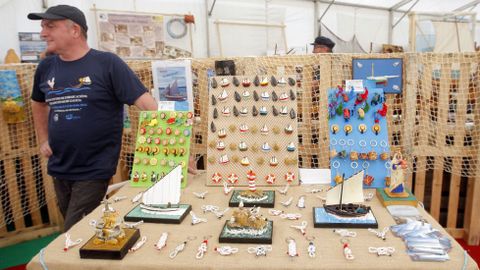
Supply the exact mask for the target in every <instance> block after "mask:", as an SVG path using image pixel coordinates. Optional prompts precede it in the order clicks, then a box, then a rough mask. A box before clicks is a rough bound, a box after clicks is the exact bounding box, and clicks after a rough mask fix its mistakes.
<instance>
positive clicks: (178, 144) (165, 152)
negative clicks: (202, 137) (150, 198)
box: [130, 111, 193, 188]
mask: <svg viewBox="0 0 480 270" xmlns="http://www.w3.org/2000/svg"><path fill="white" fill-rule="evenodd" d="M192 124H193V113H192V112H187V111H144V112H141V113H140V120H139V125H138V133H137V137H136V138H137V141H136V143H135V156H134V158H133V168H132V173H131V177H130V185H131V186H134V187H150V186H152V185H153V183H155V182H157V181H159V180H160V179H162V178H163V177H164V176H165V175H166V174H167V173H168V172H170V171H171V170H172V169H173V168H175V167H176V166H178V165H180V166H182V176H183V177H182V181H181V185H182V188H184V187H185V186H186V184H187V175H188V158H189V155H190V137H191V134H192Z"/></svg>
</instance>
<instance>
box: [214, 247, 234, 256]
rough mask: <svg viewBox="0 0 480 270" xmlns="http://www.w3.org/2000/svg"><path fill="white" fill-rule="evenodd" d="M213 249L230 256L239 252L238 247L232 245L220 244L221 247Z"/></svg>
mask: <svg viewBox="0 0 480 270" xmlns="http://www.w3.org/2000/svg"><path fill="white" fill-rule="evenodd" d="M213 250H215V251H216V252H218V254H220V255H222V256H228V255H231V254H235V253H237V252H238V248H236V247H231V246H220V247H216V248H214V249H213Z"/></svg>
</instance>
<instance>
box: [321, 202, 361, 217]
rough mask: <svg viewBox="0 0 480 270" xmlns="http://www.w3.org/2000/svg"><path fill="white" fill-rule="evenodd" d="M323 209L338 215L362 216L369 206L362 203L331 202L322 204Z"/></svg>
mask: <svg viewBox="0 0 480 270" xmlns="http://www.w3.org/2000/svg"><path fill="white" fill-rule="evenodd" d="M323 207H324V208H325V211H326V212H327V213H329V214H332V215H337V216H340V217H362V216H365V215H366V214H368V213H369V212H370V206H365V205H362V204H353V203H347V204H331V205H324V206H323Z"/></svg>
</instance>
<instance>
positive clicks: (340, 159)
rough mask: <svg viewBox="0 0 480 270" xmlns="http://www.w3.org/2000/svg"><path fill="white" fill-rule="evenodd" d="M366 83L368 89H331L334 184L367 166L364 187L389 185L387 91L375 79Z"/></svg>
mask: <svg viewBox="0 0 480 270" xmlns="http://www.w3.org/2000/svg"><path fill="white" fill-rule="evenodd" d="M363 84H364V86H365V87H366V89H367V91H368V93H367V92H366V91H363V92H354V91H347V90H343V89H341V88H332V89H329V90H328V103H329V129H330V168H331V176H332V177H331V179H332V185H336V179H337V180H338V178H339V177H342V176H344V177H345V178H349V177H350V176H352V175H354V174H355V173H356V172H358V171H360V170H362V169H364V170H365V175H366V176H365V179H364V184H363V186H364V188H379V187H385V177H387V176H389V175H390V171H389V169H387V168H389V166H390V164H391V162H390V149H389V143H388V131H387V121H386V118H385V114H386V109H387V108H386V104H385V103H384V102H385V97H384V93H383V90H382V89H381V88H375V86H376V84H375V82H374V81H364V82H363ZM362 110H363V113H362V112H361V111H362ZM362 115H363V117H362Z"/></svg>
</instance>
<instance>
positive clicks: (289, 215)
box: [280, 213, 302, 220]
mask: <svg viewBox="0 0 480 270" xmlns="http://www.w3.org/2000/svg"><path fill="white" fill-rule="evenodd" d="M280 217H281V218H283V219H288V220H298V219H300V218H301V217H302V214H298V213H287V214H281V215H280Z"/></svg>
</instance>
